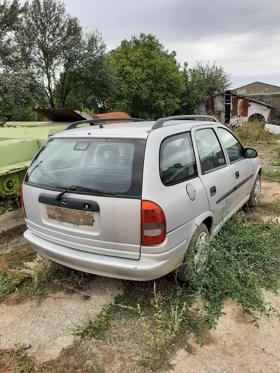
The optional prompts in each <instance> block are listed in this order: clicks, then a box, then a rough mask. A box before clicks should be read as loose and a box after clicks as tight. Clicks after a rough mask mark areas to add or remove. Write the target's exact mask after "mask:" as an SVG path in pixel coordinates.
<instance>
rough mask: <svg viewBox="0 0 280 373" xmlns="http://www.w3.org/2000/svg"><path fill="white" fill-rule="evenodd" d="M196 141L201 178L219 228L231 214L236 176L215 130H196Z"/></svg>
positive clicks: (215, 222) (215, 224)
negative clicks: (230, 199)
mask: <svg viewBox="0 0 280 373" xmlns="http://www.w3.org/2000/svg"><path fill="white" fill-rule="evenodd" d="M194 139H195V144H196V152H197V156H198V158H199V161H200V162H199V163H200V178H201V180H202V182H203V184H204V187H205V190H206V193H207V197H208V201H209V205H210V210H212V211H213V215H214V228H218V226H219V225H220V224H221V223H222V222H223V221H224V220H225V219H226V217H227V216H228V215H229V213H230V204H229V198H228V197H229V195H230V194H231V192H232V190H233V189H234V187H235V180H234V175H233V172H232V169H231V167H230V166H229V165H228V164H227V161H226V157H225V155H224V152H223V149H222V146H221V144H220V142H219V140H218V137H217V135H216V133H215V131H214V130H213V128H202V129H196V130H195V132H194Z"/></svg>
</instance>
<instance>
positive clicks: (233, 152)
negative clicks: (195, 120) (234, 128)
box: [218, 128, 244, 163]
mask: <svg viewBox="0 0 280 373" xmlns="http://www.w3.org/2000/svg"><path fill="white" fill-rule="evenodd" d="M218 134H219V136H220V139H221V141H222V143H223V144H224V146H225V148H226V150H227V153H228V157H229V160H230V162H231V163H233V162H236V161H239V160H240V159H243V158H244V149H243V146H242V145H241V144H240V142H239V141H238V140H237V139H236V137H234V136H233V135H232V134H231V133H230V132H229V131H227V130H225V129H224V128H218Z"/></svg>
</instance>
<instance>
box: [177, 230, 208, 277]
mask: <svg viewBox="0 0 280 373" xmlns="http://www.w3.org/2000/svg"><path fill="white" fill-rule="evenodd" d="M208 239H209V231H208V228H207V227H206V225H205V224H200V226H199V227H198V228H197V229H196V231H195V232H194V234H193V236H192V239H191V241H190V244H189V246H188V249H187V252H186V255H185V258H184V261H183V264H182V265H181V266H180V267H179V268H178V269H177V270H176V271H175V274H176V277H177V278H178V279H179V280H180V281H183V282H188V281H190V279H191V278H192V276H193V275H194V274H195V273H198V272H202V271H203V270H204V269H205V267H206V265H207V259H208V253H207V251H208V247H207V241H208ZM199 254H200V255H199Z"/></svg>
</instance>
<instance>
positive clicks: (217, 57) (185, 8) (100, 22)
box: [65, 0, 280, 87]
mask: <svg viewBox="0 0 280 373" xmlns="http://www.w3.org/2000/svg"><path fill="white" fill-rule="evenodd" d="M65 4H66V8H67V11H68V12H69V13H70V14H71V15H73V16H76V17H78V18H79V19H80V22H81V25H82V26H83V27H84V28H85V29H86V30H87V31H93V30H96V29H97V30H98V31H100V32H101V33H102V35H103V38H104V40H105V42H106V44H107V48H108V49H112V48H115V47H116V46H118V45H119V43H120V42H121V40H122V39H125V38H126V39H127V38H130V37H131V36H132V35H137V34H138V33H140V32H144V33H148V32H151V33H153V34H155V35H156V36H157V37H158V38H159V40H160V41H161V43H162V44H164V45H165V46H166V47H167V48H168V49H169V50H175V51H176V52H177V59H178V61H179V62H180V63H181V64H183V62H184V61H187V62H189V64H190V65H191V66H192V65H194V64H195V62H196V61H203V62H208V61H209V62H214V61H215V62H216V63H217V64H218V65H221V66H223V67H224V68H225V70H226V72H228V73H229V74H230V75H231V80H232V83H233V84H232V86H233V87H237V86H240V85H242V84H246V83H250V82H251V81H255V80H258V81H263V82H267V83H271V84H276V85H280V0H233V1H231V2H229V1H225V0H137V1H135V0H65Z"/></svg>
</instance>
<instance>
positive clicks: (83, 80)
mask: <svg viewBox="0 0 280 373" xmlns="http://www.w3.org/2000/svg"><path fill="white" fill-rule="evenodd" d="M80 46H81V47H80V48H79V49H77V50H76V51H75V54H72V53H69V55H68V56H67V58H65V63H64V67H63V71H62V73H61V75H60V80H59V83H58V85H57V92H56V93H57V96H58V100H59V102H60V104H61V105H62V106H66V105H67V106H71V107H75V108H79V109H82V108H84V107H87V108H91V109H97V107H98V105H103V103H104V101H106V98H107V96H108V95H109V93H108V89H109V86H110V77H109V72H108V69H107V65H106V58H105V57H106V46H105V43H104V41H103V39H102V36H101V35H100V33H98V32H97V31H96V32H93V33H91V34H87V35H86V36H85V37H83V39H82V40H81V41H80Z"/></svg>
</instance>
